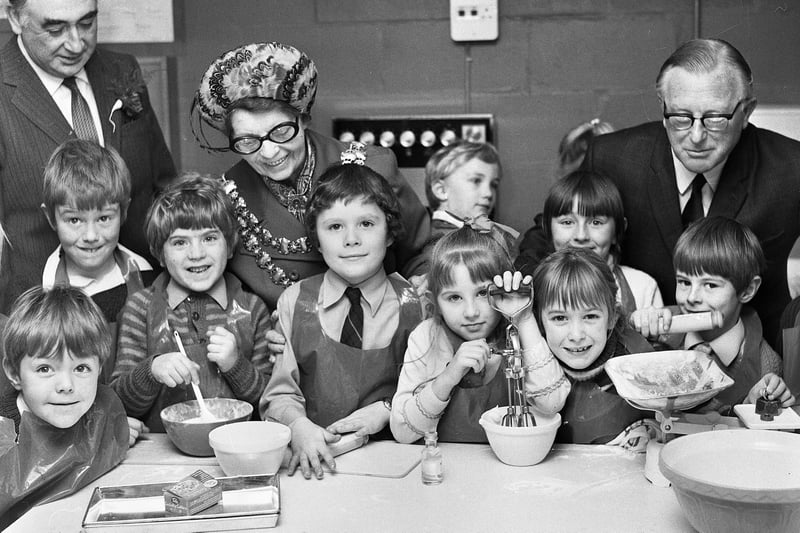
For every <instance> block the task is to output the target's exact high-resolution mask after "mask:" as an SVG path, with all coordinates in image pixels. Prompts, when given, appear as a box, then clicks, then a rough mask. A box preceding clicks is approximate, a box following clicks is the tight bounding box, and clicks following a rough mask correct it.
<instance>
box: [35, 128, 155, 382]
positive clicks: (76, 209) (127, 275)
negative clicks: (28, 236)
mask: <svg viewBox="0 0 800 533" xmlns="http://www.w3.org/2000/svg"><path fill="white" fill-rule="evenodd" d="M43 189H44V203H43V204H42V209H43V210H44V214H45V216H46V217H47V221H48V222H49V223H50V226H51V227H52V228H53V229H54V230H55V231H56V233H57V234H58V240H59V241H60V242H61V244H60V245H59V246H58V248H56V250H55V251H54V252H53V253H52V254H51V255H50V257H49V258H48V259H47V263H46V264H45V267H44V273H43V275H42V285H43V286H44V287H45V288H49V287H52V286H53V285H55V284H68V285H71V286H73V287H78V288H80V289H83V291H84V292H85V293H86V294H88V295H89V296H91V297H92V299H93V300H94V301H95V303H96V304H97V305H98V306H99V307H100V310H101V311H102V312H103V314H104V315H105V317H106V320H108V322H109V323H110V324H111V328H110V331H111V332H112V334H113V333H114V332H115V331H116V326H115V325H114V323H115V322H116V320H117V315H118V314H119V312H120V310H121V309H122V306H123V304H124V303H125V299H126V298H127V297H128V294H133V293H134V292H136V291H138V290H140V289H141V288H142V287H144V286H145V285H149V284H150V282H152V280H153V278H154V277H155V276H154V275H153V272H152V270H153V269H152V267H151V266H150V264H149V263H148V262H147V260H146V259H144V258H143V257H141V256H139V255H137V254H135V253H133V252H132V251H130V250H128V249H127V248H125V247H124V246H122V245H121V244H119V230H120V227H121V226H122V223H123V222H124V221H125V215H126V213H127V210H128V205H129V204H130V201H131V177H130V173H129V172H128V167H127V166H126V165H125V161H123V160H122V157H120V155H119V154H118V153H117V151H116V150H114V148H112V147H106V148H104V147H102V146H100V145H99V144H97V143H95V142H92V141H86V140H82V139H71V140H68V141H65V142H64V143H62V144H61V145H59V146H58V148H56V150H55V151H54V152H53V154H52V155H51V156H50V160H49V161H48V162H47V165H46V166H45V169H44V187H43ZM140 273H141V274H140ZM112 349H113V344H112ZM114 359H115V357H114V353H113V351H112V354H111V357H109V358H108V361H107V362H106V364H105V365H104V367H103V372H102V375H101V381H102V382H103V383H108V381H109V380H110V378H111V371H112V370H113V369H114Z"/></svg>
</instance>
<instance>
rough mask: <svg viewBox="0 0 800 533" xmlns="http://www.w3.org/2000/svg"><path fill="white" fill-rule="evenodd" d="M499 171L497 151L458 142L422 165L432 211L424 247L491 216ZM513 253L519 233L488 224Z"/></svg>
mask: <svg viewBox="0 0 800 533" xmlns="http://www.w3.org/2000/svg"><path fill="white" fill-rule="evenodd" d="M501 176H502V169H501V166H500V156H499V155H498V153H497V149H496V148H495V147H494V146H492V145H491V144H490V143H485V142H470V141H459V142H455V143H452V144H449V145H447V146H445V147H443V148H440V149H439V150H438V151H436V152H435V153H434V154H433V155H432V156H431V157H430V159H428V162H427V163H426V165H425V196H426V197H427V199H428V205H429V206H430V208H431V210H432V214H431V238H430V242H429V244H428V245H427V248H430V246H432V244H433V243H435V242H436V241H437V240H439V239H440V238H441V237H442V236H443V235H445V234H446V233H449V232H451V231H453V230H454V229H458V228H460V227H462V226H463V225H464V221H465V220H475V219H479V218H483V217H485V219H486V221H487V223H488V222H489V220H488V218H489V217H490V216H491V215H492V212H493V211H494V207H495V205H496V203H497V188H498V187H499V185H500V178H501ZM492 224H493V225H495V226H496V227H497V228H498V229H499V230H501V234H502V235H503V237H504V239H505V241H506V245H507V246H506V247H507V248H508V249H509V250H510V251H512V253H515V248H514V243H515V240H516V239H517V237H518V236H519V232H518V231H516V230H515V229H513V228H511V227H509V226H505V225H503V224H498V223H496V222H492Z"/></svg>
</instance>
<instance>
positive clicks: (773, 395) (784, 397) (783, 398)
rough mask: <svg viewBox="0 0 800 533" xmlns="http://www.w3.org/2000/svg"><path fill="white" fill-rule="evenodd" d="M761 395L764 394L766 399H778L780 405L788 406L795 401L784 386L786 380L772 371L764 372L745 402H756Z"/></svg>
mask: <svg viewBox="0 0 800 533" xmlns="http://www.w3.org/2000/svg"><path fill="white" fill-rule="evenodd" d="M762 396H766V398H767V400H778V401H779V402H780V403H781V407H790V406H792V405H794V403H795V397H794V395H793V394H792V391H790V390H789V388H788V387H787V386H786V382H784V381H783V379H781V377H780V376H777V375H776V374H773V373H772V372H769V373H768V374H765V375H764V377H762V378H761V379H760V380H758V382H757V383H756V384H755V385H753V388H752V389H750V393H749V394H748V395H747V403H756V400H758V399H759V398H760V397H762Z"/></svg>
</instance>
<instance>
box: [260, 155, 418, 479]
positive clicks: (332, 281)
mask: <svg viewBox="0 0 800 533" xmlns="http://www.w3.org/2000/svg"><path fill="white" fill-rule="evenodd" d="M306 226H307V228H308V234H309V235H310V237H311V239H312V242H313V244H314V246H315V247H316V248H317V249H318V250H319V252H320V253H321V254H322V257H323V259H324V260H325V263H327V265H328V271H327V272H325V273H324V274H321V275H317V276H313V277H311V278H307V279H305V280H302V281H301V282H299V283H297V284H295V285H292V286H290V287H289V288H287V289H286V290H285V291H284V293H283V294H282V295H281V297H280V299H279V300H278V318H279V321H280V325H281V327H282V329H283V332H284V334H285V336H286V346H285V348H284V352H283V354H281V355H279V356H278V360H277V362H276V363H275V370H274V372H273V374H272V379H270V382H269V385H268V386H267V389H266V390H265V391H264V395H263V396H262V398H261V409H260V411H261V416H262V418H264V419H271V420H276V421H278V422H281V423H283V424H286V425H288V426H289V427H291V428H292V443H291V446H292V458H291V461H290V464H289V472H290V474H292V473H294V471H295V469H296V468H297V466H298V464H299V466H300V469H301V471H302V473H303V476H305V477H306V479H308V478H310V477H311V472H312V470H313V471H314V473H315V474H316V476H317V477H318V478H321V477H322V475H323V471H322V466H321V464H320V457H322V460H323V461H324V462H325V463H326V464H327V465H328V467H329V468H330V469H331V470H334V469H335V463H334V461H333V457H332V456H331V452H330V449H329V448H328V444H330V443H333V442H336V441H338V440H339V435H340V434H342V433H347V432H353V431H355V432H356V433H357V434H359V435H369V434H375V433H378V432H379V431H381V430H383V429H384V428H386V426H387V424H388V422H389V414H390V412H391V398H392V396H393V395H394V393H395V390H396V389H397V378H398V375H399V368H400V366H401V365H402V362H403V354H404V352H405V348H406V342H407V339H408V335H409V333H410V332H411V330H412V329H414V327H416V325H417V324H418V323H419V322H420V320H421V318H422V316H421V313H422V311H421V307H420V303H419V298H418V297H417V295H416V293H415V292H414V290H413V289H412V288H411V286H410V285H409V284H408V282H406V281H405V280H404V279H403V278H402V277H400V276H399V275H397V274H392V275H390V276H387V275H386V272H385V271H384V269H383V258H384V255H385V254H386V248H387V247H388V246H390V245H391V244H392V242H393V241H394V240H395V239H397V238H398V235H399V233H400V230H401V224H400V216H399V207H398V203H397V199H396V197H395V195H394V193H393V192H392V189H391V187H390V186H389V184H388V183H387V182H386V180H384V179H383V178H382V177H381V176H380V175H379V174H377V173H376V172H375V171H373V170H371V169H370V168H369V167H366V166H361V165H358V164H345V165H341V166H334V167H331V168H330V169H328V170H327V171H326V172H325V173H324V174H323V175H322V176H321V177H320V182H319V185H318V187H317V189H316V190H315V191H314V193H313V195H312V197H311V198H310V199H309V202H308V207H307V211H306Z"/></svg>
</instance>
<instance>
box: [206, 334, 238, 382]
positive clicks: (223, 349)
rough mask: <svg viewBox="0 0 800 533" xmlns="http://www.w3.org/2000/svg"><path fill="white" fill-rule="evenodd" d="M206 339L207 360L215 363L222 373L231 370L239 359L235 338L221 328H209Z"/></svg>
mask: <svg viewBox="0 0 800 533" xmlns="http://www.w3.org/2000/svg"><path fill="white" fill-rule="evenodd" d="M206 337H208V360H209V361H211V362H214V363H216V364H217V366H218V367H219V369H220V370H222V371H223V372H227V371H228V370H230V369H231V368H233V365H235V364H236V360H237V359H239V348H238V346H237V344H236V336H235V335H234V334H233V333H231V332H230V331H228V330H227V329H225V328H223V327H222V326H217V327H215V328H213V329H212V328H209V330H208V332H207V333H206Z"/></svg>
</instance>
